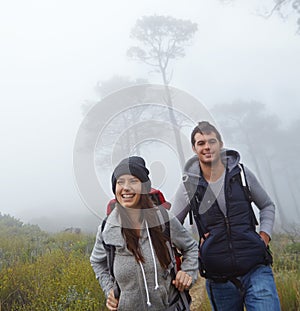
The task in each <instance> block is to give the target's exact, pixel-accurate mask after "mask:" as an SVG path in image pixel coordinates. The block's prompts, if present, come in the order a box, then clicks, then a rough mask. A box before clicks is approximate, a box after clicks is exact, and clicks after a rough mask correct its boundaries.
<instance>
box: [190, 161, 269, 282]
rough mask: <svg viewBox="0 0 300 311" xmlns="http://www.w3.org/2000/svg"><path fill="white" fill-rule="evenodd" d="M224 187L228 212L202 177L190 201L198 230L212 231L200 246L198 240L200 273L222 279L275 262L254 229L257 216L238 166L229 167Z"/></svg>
mask: <svg viewBox="0 0 300 311" xmlns="http://www.w3.org/2000/svg"><path fill="white" fill-rule="evenodd" d="M224 189H225V200H226V210H227V213H226V215H224V214H223V213H222V211H221V210H220V208H219V205H218V202H217V200H216V198H215V195H214V194H213V192H212V191H211V189H210V187H209V186H208V183H207V182H206V180H205V179H204V178H202V177H200V179H199V183H198V187H197V191H196V195H195V200H192V201H191V205H192V210H193V214H194V218H195V221H196V224H197V227H198V231H199V234H200V235H203V234H204V233H206V232H209V236H208V237H207V239H205V240H204V242H203V244H202V245H201V247H200V244H199V247H200V258H199V261H200V265H199V269H200V273H201V275H202V276H204V277H206V278H211V279H215V280H220V281H222V280H224V281H226V280H228V279H230V278H232V277H236V276H241V275H244V274H245V273H247V272H248V271H249V270H250V269H252V268H253V267H255V266H257V265H259V264H266V265H267V264H271V263H272V256H271V254H270V251H269V249H268V248H267V247H266V245H265V243H264V241H263V240H262V239H261V237H260V235H259V234H258V233H257V232H256V231H255V226H256V224H255V221H256V219H255V216H254V212H253V210H252V206H251V204H250V202H249V199H248V198H247V196H246V193H245V191H244V188H243V186H242V184H241V178H240V169H239V167H238V166H236V167H235V168H234V169H233V170H231V171H230V172H228V170H227V171H226V175H225V188H224ZM204 194H205V196H204ZM200 203H201V205H200Z"/></svg>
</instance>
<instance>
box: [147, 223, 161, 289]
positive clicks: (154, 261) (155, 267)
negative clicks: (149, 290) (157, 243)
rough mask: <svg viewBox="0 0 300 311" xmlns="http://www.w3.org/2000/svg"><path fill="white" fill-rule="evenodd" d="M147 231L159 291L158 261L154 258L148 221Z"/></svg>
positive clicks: (156, 286) (156, 287) (156, 285)
mask: <svg viewBox="0 0 300 311" xmlns="http://www.w3.org/2000/svg"><path fill="white" fill-rule="evenodd" d="M146 230H147V234H148V238H149V244H150V249H151V254H152V259H153V264H154V277H155V289H158V287H159V285H158V278H157V266H156V260H155V256H154V250H153V245H152V240H151V236H150V232H149V228H148V223H147V221H146Z"/></svg>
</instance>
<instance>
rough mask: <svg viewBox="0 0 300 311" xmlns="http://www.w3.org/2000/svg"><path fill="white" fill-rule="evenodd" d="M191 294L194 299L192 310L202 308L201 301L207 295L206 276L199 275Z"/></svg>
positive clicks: (195, 310) (196, 310)
mask: <svg viewBox="0 0 300 311" xmlns="http://www.w3.org/2000/svg"><path fill="white" fill-rule="evenodd" d="M190 294H191V296H192V299H193V302H192V305H191V311H199V310H201V302H202V301H203V299H204V297H205V295H206V290H205V279H204V278H202V277H200V276H199V278H198V280H197V282H196V283H195V284H194V286H193V287H192V289H191V290H190Z"/></svg>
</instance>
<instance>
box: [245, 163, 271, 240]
mask: <svg viewBox="0 0 300 311" xmlns="http://www.w3.org/2000/svg"><path fill="white" fill-rule="evenodd" d="M245 174H246V178H247V182H248V185H249V188H250V192H251V196H252V199H253V202H254V203H255V205H256V206H257V208H258V209H259V222H260V231H263V232H265V233H267V234H268V235H269V236H270V237H271V235H272V230H273V226H274V221H275V204H274V202H273V201H272V199H271V198H270V196H269V195H268V193H267V192H266V191H265V189H264V188H263V187H262V185H261V184H260V182H259V181H258V179H257V178H256V176H255V175H254V174H253V173H252V172H251V171H250V170H249V169H248V168H247V167H245Z"/></svg>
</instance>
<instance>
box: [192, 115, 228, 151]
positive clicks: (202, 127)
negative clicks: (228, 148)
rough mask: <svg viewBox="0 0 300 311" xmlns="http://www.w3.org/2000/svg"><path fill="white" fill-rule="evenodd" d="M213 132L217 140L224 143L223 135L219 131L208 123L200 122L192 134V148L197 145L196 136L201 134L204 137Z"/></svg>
mask: <svg viewBox="0 0 300 311" xmlns="http://www.w3.org/2000/svg"><path fill="white" fill-rule="evenodd" d="M211 132H213V133H215V134H216V137H217V139H218V140H219V141H220V142H221V143H223V141H222V137H221V134H220V133H219V131H218V130H217V129H216V128H215V127H214V126H213V125H212V124H210V123H209V122H208V121H201V122H198V124H197V126H196V127H195V128H194V129H193V132H192V134H191V143H192V146H194V145H195V135H196V134H197V133H200V134H202V135H203V134H210V133H211Z"/></svg>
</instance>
